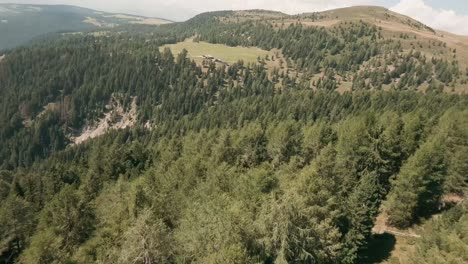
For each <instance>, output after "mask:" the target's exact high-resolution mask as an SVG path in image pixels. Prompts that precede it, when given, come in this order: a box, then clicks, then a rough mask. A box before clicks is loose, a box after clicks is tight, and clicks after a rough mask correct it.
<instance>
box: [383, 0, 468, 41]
mask: <svg viewBox="0 0 468 264" xmlns="http://www.w3.org/2000/svg"><path fill="white" fill-rule="evenodd" d="M390 9H391V10H392V11H395V12H398V13H401V14H404V15H407V16H410V17H412V18H414V19H417V20H419V21H421V22H423V23H425V24H427V25H428V26H430V27H433V28H436V29H441V30H445V31H449V32H453V33H457V34H461V35H468V26H467V25H468V16H462V15H457V14H456V13H455V11H453V10H444V9H435V8H432V7H431V6H429V5H427V4H426V3H425V2H424V1H423V0H401V1H400V3H398V4H397V5H395V6H394V7H392V8H390Z"/></svg>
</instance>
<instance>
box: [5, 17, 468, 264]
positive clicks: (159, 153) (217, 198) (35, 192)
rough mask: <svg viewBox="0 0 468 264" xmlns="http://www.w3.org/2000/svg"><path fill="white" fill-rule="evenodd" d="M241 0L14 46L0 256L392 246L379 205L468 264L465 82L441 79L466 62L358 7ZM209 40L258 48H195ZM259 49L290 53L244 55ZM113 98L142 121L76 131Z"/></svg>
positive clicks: (217, 254)
mask: <svg viewBox="0 0 468 264" xmlns="http://www.w3.org/2000/svg"><path fill="white" fill-rule="evenodd" d="M256 12H260V11H256ZM233 14H234V13H233V12H217V13H208V14H203V15H200V16H197V17H195V18H194V19H192V20H189V21H188V22H185V23H176V24H171V25H164V26H158V27H155V26H143V25H129V26H125V27H119V28H116V29H114V30H110V31H109V33H108V35H106V36H98V35H96V34H85V35H66V36H61V37H55V38H48V39H44V40H41V41H38V42H36V43H35V44H34V45H30V46H26V47H22V48H17V49H14V50H11V51H9V52H7V53H6V54H5V55H6V56H5V58H4V59H3V60H2V61H1V62H0V94H1V96H0V262H2V263H28V264H29V263H265V264H269V263H277V264H279V263H366V262H367V261H370V260H378V261H386V260H389V261H394V259H393V258H391V259H389V258H390V256H391V252H382V251H379V252H375V248H378V249H380V250H382V249H386V250H392V246H395V243H396V242H395V239H393V240H392V239H388V236H387V235H381V236H380V237H379V236H376V235H374V234H373V233H372V229H373V227H374V225H375V222H376V218H377V217H378V216H379V214H380V213H381V212H382V210H383V213H385V215H386V216H388V221H387V224H389V225H392V226H393V227H398V228H407V227H411V226H414V225H418V224H420V223H429V224H427V226H428V228H427V229H425V230H424V232H422V233H421V235H422V237H420V238H419V240H417V242H415V244H416V245H417V249H418V252H417V254H412V255H411V259H410V257H408V258H407V259H406V260H408V261H409V262H414V263H426V262H430V261H433V262H434V261H435V262H434V263H438V262H444V261H445V260H448V261H450V262H451V263H463V262H466V254H463V253H464V252H465V251H466V250H465V249H466V247H467V243H466V238H465V236H464V234H465V233H467V232H464V231H465V230H466V224H465V223H466V215H467V214H466V202H460V201H450V200H449V199H447V197H450V196H456V197H461V200H463V198H464V197H465V195H466V193H467V190H468V189H467V188H468V178H467V177H468V167H467V164H466V160H467V157H468V156H467V155H468V134H467V133H468V108H467V107H468V96H467V95H465V94H457V93H448V92H445V93H444V92H443V90H447V88H449V87H451V85H456V84H458V83H459V82H460V80H461V78H462V76H463V73H462V72H461V70H460V69H459V64H458V62H456V61H449V60H447V59H446V58H442V57H441V58H439V57H437V56H434V57H432V58H431V59H427V58H426V57H425V56H424V55H423V54H421V53H418V50H416V49H415V50H414V51H413V50H411V51H407V52H405V51H402V49H401V45H400V43H399V42H398V41H397V40H395V39H391V38H390V39H388V38H386V37H385V34H384V33H383V32H382V30H380V29H378V28H377V27H375V26H372V25H369V24H367V23H365V22H353V23H347V24H340V25H337V26H336V27H334V28H331V29H325V28H310V27H304V26H303V25H301V24H299V23H297V24H291V25H288V26H285V27H284V28H275V26H274V25H272V24H270V23H267V22H266V21H265V20H264V19H263V18H262V19H259V20H255V21H251V20H249V19H248V17H249V16H245V17H244V19H242V20H240V21H239V22H236V20H235V17H234V19H233ZM247 14H248V12H247ZM266 14H269V15H271V16H274V17H275V19H277V17H278V16H279V15H280V14H277V13H266ZM265 16H266V17H268V16H267V15H265ZM222 18H229V22H226V21H227V20H223V19H222ZM190 38H195V40H196V41H200V42H199V43H196V42H182V41H184V40H185V39H190ZM203 41H206V42H203ZM209 43H211V44H209ZM171 45H175V46H171ZM168 46H169V47H180V48H181V51H180V53H179V54H173V53H172V52H171V49H168V48H166V47H168ZM182 46H183V47H182ZM228 46H230V47H234V48H230V47H228ZM240 46H244V47H245V48H241V47H240ZM254 47H257V48H254ZM184 48H185V49H184ZM205 48H206V49H207V50H210V52H209V53H211V54H209V55H213V56H217V54H213V53H215V52H213V51H220V52H221V53H222V54H220V55H219V56H226V57H224V58H225V59H226V60H228V59H231V60H232V61H234V60H235V59H237V58H238V57H235V56H239V58H242V59H244V61H245V62H244V61H238V62H233V63H230V65H229V66H228V65H217V64H215V63H213V62H209V63H207V64H206V65H199V64H197V63H196V61H194V60H193V58H192V57H191V55H190V54H191V53H192V56H194V55H193V53H195V52H205V50H204V49H205ZM260 48H261V49H263V50H273V49H278V50H280V51H281V56H280V55H277V54H275V53H274V52H273V54H269V56H263V57H260V59H258V58H255V59H253V60H252V61H250V62H249V60H248V59H246V57H245V56H246V55H245V54H251V55H249V56H254V55H253V54H255V57H258V53H257V52H259V51H262V50H260ZM225 50H233V51H234V50H235V51H236V52H235V53H236V54H235V55H234V54H233V53H234V52H232V53H227V54H224V53H225V52H224V51H225ZM237 51H245V52H239V53H238V54H237ZM262 52H266V51H262ZM207 53H208V52H207ZM264 55H265V54H264ZM279 59H281V60H282V63H280V62H279ZM273 60H274V61H275V62H276V61H277V60H278V67H275V68H273V69H271V68H270V65H272V63H271V62H272V61H273ZM390 69H391V70H390ZM317 79H318V81H317ZM312 82H315V84H312V87H311V83H312ZM341 82H346V83H348V84H349V83H352V90H351V91H346V92H344V91H341V93H340V92H338V91H337V88H338V87H339V86H340V84H341ZM423 84H424V85H427V86H428V87H429V88H428V89H426V91H425V92H424V93H423V92H421V89H420V86H421V85H423ZM311 88H313V89H311ZM384 88H385V89H384ZM113 98H119V100H120V101H121V105H122V108H123V109H124V110H129V109H130V108H131V104H132V102H135V103H136V106H137V107H136V109H137V110H136V120H134V125H133V126H131V127H128V128H126V129H121V130H110V131H108V133H106V134H105V135H103V136H101V137H98V138H95V139H90V140H88V141H85V142H84V143H82V144H78V145H73V144H72V143H73V138H74V137H75V136H78V135H80V133H81V132H83V130H85V129H86V128H89V127H92V126H93V125H94V124H95V123H96V121H97V120H99V119H100V118H102V117H103V116H104V115H105V114H109V113H110V109H111V108H112V106H110V105H109V104H111V103H113V102H114V99H113ZM118 118H119V117H118V116H113V117H112V120H114V119H118ZM449 208H451V209H449ZM435 214H440V215H441V216H434V215H435ZM427 219H433V220H427ZM452 227H453V229H452ZM382 236H383V237H382ZM379 238H380V239H382V240H385V241H379ZM396 241H398V240H396ZM379 243H383V244H385V246H384V247H376V245H378V244H379ZM396 261H398V260H396ZM450 262H449V263H450Z"/></svg>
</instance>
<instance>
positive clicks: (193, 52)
mask: <svg viewBox="0 0 468 264" xmlns="http://www.w3.org/2000/svg"><path fill="white" fill-rule="evenodd" d="M166 47H168V48H170V49H171V51H172V53H173V54H174V55H176V54H179V53H180V52H181V51H182V50H183V49H186V50H187V51H188V55H189V57H190V58H191V59H193V60H195V61H196V62H197V63H201V62H202V61H203V59H202V58H201V56H202V55H211V56H213V57H215V58H217V59H219V60H222V61H224V62H227V63H229V64H232V63H235V62H237V61H239V60H243V61H244V62H256V61H257V58H258V57H260V58H265V56H266V55H267V54H269V55H270V56H271V55H273V53H271V52H269V51H266V50H262V49H259V48H252V47H249V48H247V47H229V46H226V45H222V44H211V43H207V42H203V41H200V42H198V43H197V42H193V40H192V39H188V40H186V41H184V42H179V43H177V44H171V45H165V46H162V47H161V51H162V50H164V48H166Z"/></svg>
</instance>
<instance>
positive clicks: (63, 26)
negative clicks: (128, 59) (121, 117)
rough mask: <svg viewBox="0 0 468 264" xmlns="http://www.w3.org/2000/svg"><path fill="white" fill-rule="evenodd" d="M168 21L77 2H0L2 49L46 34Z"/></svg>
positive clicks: (0, 40)
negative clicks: (70, 3) (25, 3)
mask: <svg viewBox="0 0 468 264" xmlns="http://www.w3.org/2000/svg"><path fill="white" fill-rule="evenodd" d="M167 22H168V21H165V20H162V19H161V20H157V19H152V20H149V19H147V18H144V17H138V16H128V15H126V16H124V15H118V14H111V13H104V12H98V11H95V10H90V9H86V8H80V7H74V6H64V5H57V6H55V5H19V4H0V36H2V37H1V38H0V51H1V50H4V49H10V48H14V47H17V46H19V45H24V44H26V43H27V42H29V41H31V40H33V39H36V38H43V37H44V36H43V35H44V34H51V35H53V34H55V33H62V32H89V31H93V30H106V29H109V28H113V27H115V26H118V25H126V24H131V23H161V24H163V23H167Z"/></svg>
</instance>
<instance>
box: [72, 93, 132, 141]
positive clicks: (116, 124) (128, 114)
mask: <svg viewBox="0 0 468 264" xmlns="http://www.w3.org/2000/svg"><path fill="white" fill-rule="evenodd" d="M136 99H137V98H136V97H133V98H132V104H131V106H130V109H129V110H128V111H125V109H124V108H123V106H122V103H121V101H120V100H119V99H117V98H116V97H114V96H113V97H112V98H111V101H110V103H109V104H108V105H107V106H106V108H107V109H108V110H110V111H109V112H107V113H106V114H105V116H104V117H103V118H101V119H99V121H98V122H97V123H96V124H95V125H90V126H87V127H85V128H84V129H83V130H82V132H81V134H80V135H78V136H77V137H72V138H71V140H72V142H73V143H74V144H81V143H83V142H85V141H87V140H88V139H92V138H95V137H99V136H102V135H104V134H105V133H107V132H108V131H109V130H112V129H125V128H128V127H132V126H134V125H135V123H136V120H137V104H136Z"/></svg>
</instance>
